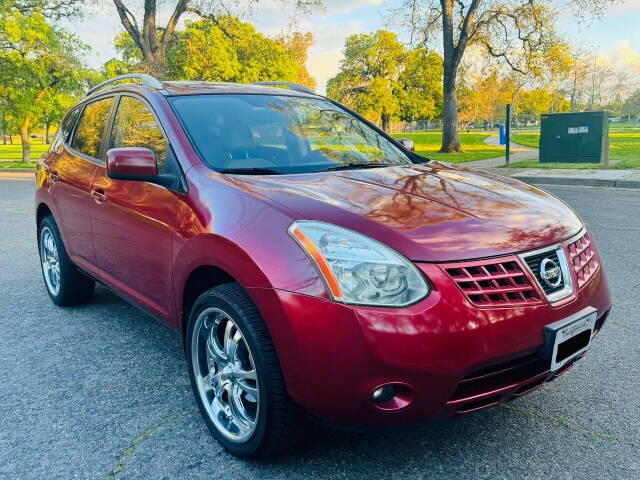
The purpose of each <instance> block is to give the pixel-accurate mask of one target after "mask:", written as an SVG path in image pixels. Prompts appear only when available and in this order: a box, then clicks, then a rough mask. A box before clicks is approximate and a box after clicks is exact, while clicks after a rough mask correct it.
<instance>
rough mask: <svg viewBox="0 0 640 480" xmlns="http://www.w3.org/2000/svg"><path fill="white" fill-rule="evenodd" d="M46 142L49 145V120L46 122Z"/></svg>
mask: <svg viewBox="0 0 640 480" xmlns="http://www.w3.org/2000/svg"><path fill="white" fill-rule="evenodd" d="M44 143H45V144H46V145H49V122H44Z"/></svg>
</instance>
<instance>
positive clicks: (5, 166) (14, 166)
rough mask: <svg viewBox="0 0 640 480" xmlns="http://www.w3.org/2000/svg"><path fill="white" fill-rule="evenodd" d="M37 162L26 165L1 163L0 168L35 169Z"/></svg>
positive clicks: (14, 162) (11, 161)
mask: <svg viewBox="0 0 640 480" xmlns="http://www.w3.org/2000/svg"><path fill="white" fill-rule="evenodd" d="M35 167H36V162H28V163H25V162H23V161H13V160H8V161H0V168H35Z"/></svg>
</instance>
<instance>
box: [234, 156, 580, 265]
mask: <svg viewBox="0 0 640 480" xmlns="http://www.w3.org/2000/svg"><path fill="white" fill-rule="evenodd" d="M234 181H235V182H236V183H238V184H239V185H240V186H241V187H242V188H244V189H248V190H250V191H252V192H254V193H257V194H260V195H262V196H265V197H268V198H270V199H271V200H273V201H275V202H278V203H279V204H281V205H282V206H284V207H286V208H288V209H289V210H291V211H292V216H294V217H295V218H299V219H313V220H321V221H325V222H330V223H333V224H336V225H340V226H342V227H345V228H350V229H352V230H355V231H357V232H360V233H363V234H365V235H369V236H371V237H373V238H375V239H376V240H378V241H381V242H383V243H385V244H387V245H389V246H391V247H392V248H394V249H396V250H397V251H399V252H400V253H402V254H404V255H405V256H406V257H408V258H410V259H412V260H414V261H431V262H442V261H457V260H463V259H474V258H483V257H491V256H497V255H505V254H511V253H515V252H521V251H525V250H530V249H535V248H538V247H541V246H545V245H549V244H552V243H556V242H559V241H562V240H564V239H566V238H567V237H569V236H571V235H573V234H575V233H577V232H578V231H579V230H580V229H581V228H582V223H581V221H580V219H579V218H578V217H577V215H576V214H575V212H573V210H571V209H570V208H569V207H568V206H567V205H565V204H564V203H563V202H562V201H560V200H559V199H557V198H556V197H554V196H552V195H550V194H548V193H546V192H543V191H542V190H539V189H537V188H535V187H532V186H529V185H526V184H523V183H521V182H518V181H516V180H513V179H509V178H506V177H501V176H498V175H492V174H489V173H484V172H479V171H475V170H468V169H464V168H460V167H454V166H451V165H447V164H443V163H439V162H431V163H427V164H420V165H412V166H399V167H386V168H375V169H366V170H350V171H337V172H324V173H314V174H304V175H279V176H234Z"/></svg>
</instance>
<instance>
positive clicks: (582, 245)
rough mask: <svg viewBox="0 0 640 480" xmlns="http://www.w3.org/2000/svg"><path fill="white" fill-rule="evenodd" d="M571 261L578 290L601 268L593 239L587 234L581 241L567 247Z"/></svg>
mask: <svg viewBox="0 0 640 480" xmlns="http://www.w3.org/2000/svg"><path fill="white" fill-rule="evenodd" d="M567 250H568V251H569V261H570V263H571V266H572V267H573V270H574V272H576V279H577V280H578V288H581V287H582V286H583V285H585V284H586V283H587V282H588V281H589V280H590V279H591V277H593V275H594V274H595V273H596V271H597V270H598V267H599V266H600V261H599V259H598V254H597V253H596V249H595V248H594V246H593V242H592V241H591V237H590V236H589V234H588V233H585V234H584V235H583V236H582V237H580V239H578V240H576V241H575V242H573V243H570V244H569V245H568V246H567Z"/></svg>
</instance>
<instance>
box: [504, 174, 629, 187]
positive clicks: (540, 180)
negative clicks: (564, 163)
mask: <svg viewBox="0 0 640 480" xmlns="http://www.w3.org/2000/svg"><path fill="white" fill-rule="evenodd" d="M511 178H515V179H516V180H520V181H521V182H525V183H529V184H531V185H568V186H583V187H604V188H632V189H640V181H638V180H604V179H598V178H566V177H527V176H521V177H518V176H515V175H511Z"/></svg>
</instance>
